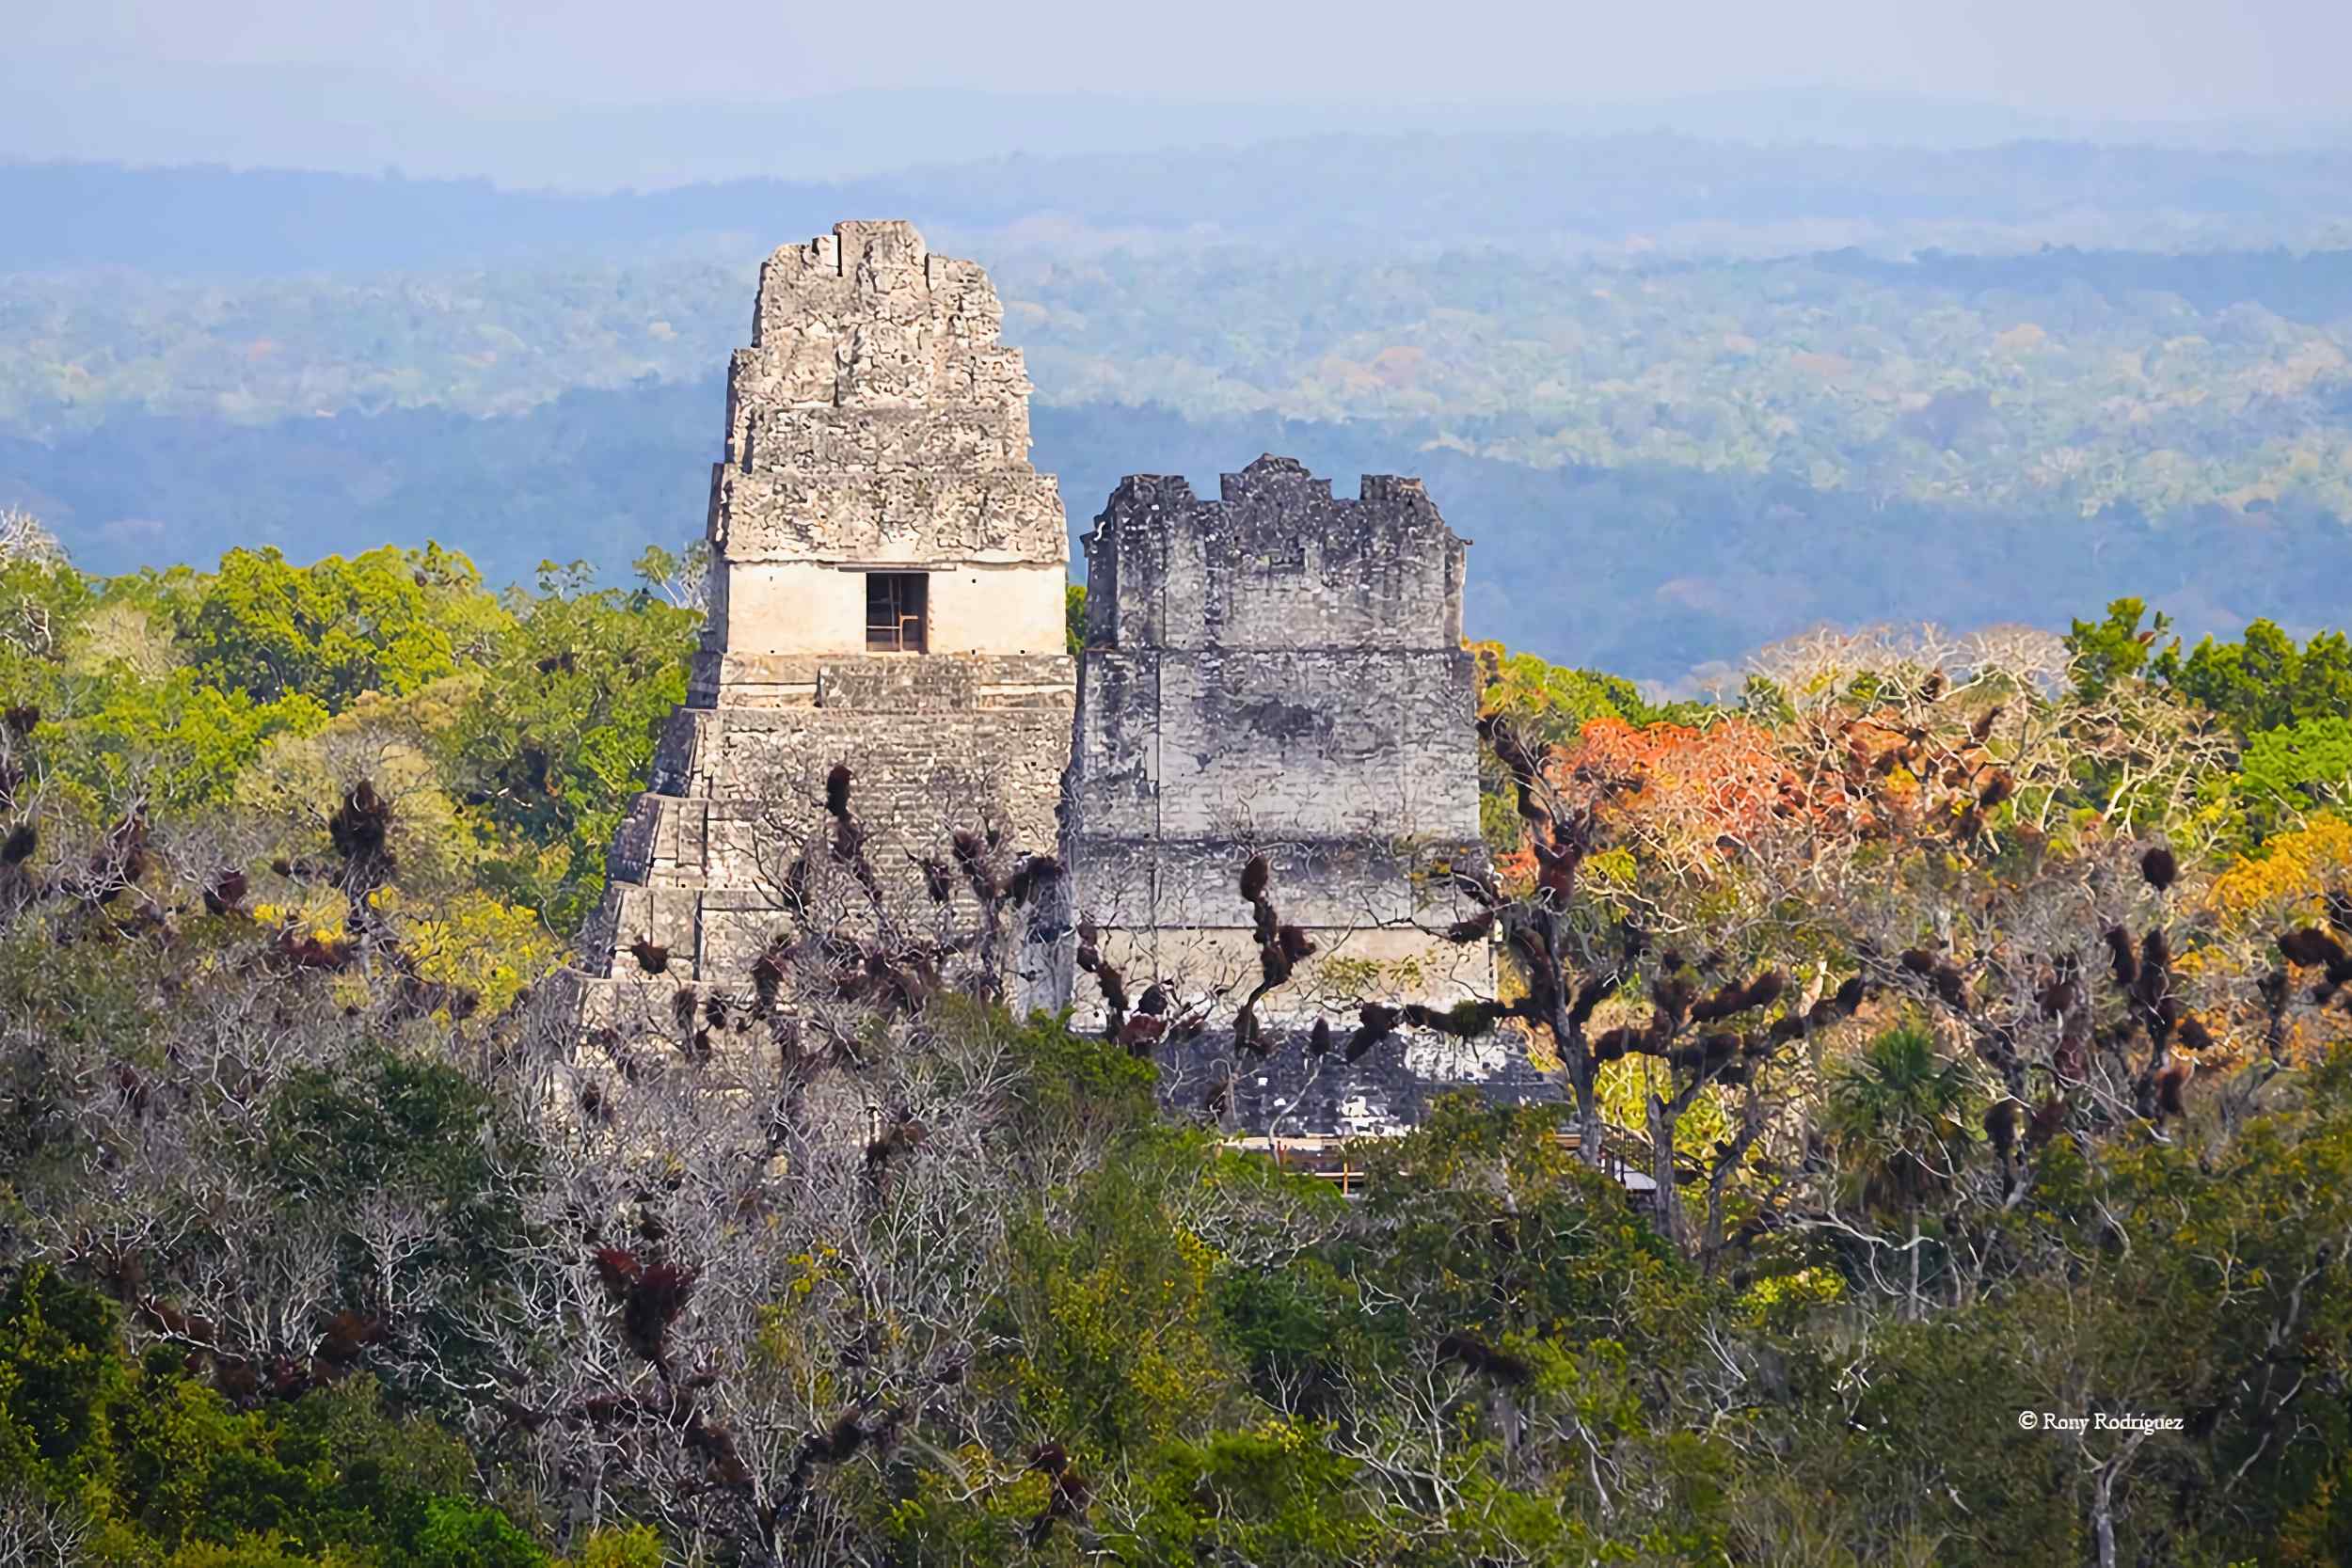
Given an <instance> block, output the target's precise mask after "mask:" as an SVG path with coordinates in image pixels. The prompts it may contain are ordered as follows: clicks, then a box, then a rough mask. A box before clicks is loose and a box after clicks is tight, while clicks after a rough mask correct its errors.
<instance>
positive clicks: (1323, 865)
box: [1062, 456, 1532, 1132]
mask: <svg viewBox="0 0 2352 1568" xmlns="http://www.w3.org/2000/svg"><path fill="white" fill-rule="evenodd" d="M1086 547H1087V570H1088V582H1089V592H1088V595H1087V628H1086V647H1085V651H1084V653H1083V654H1082V655H1081V657H1080V680H1079V695H1078V721H1077V736H1076V740H1075V742H1074V745H1073V751H1072V756H1071V766H1070V775H1069V782H1068V789H1067V802H1068V803H1067V806H1066V809H1065V816H1064V821H1063V829H1062V850H1063V858H1064V860H1065V862H1066V863H1068V865H1069V867H1070V871H1071V901H1072V904H1073V908H1074V910H1075V911H1078V912H1079V913H1081V914H1083V915H1085V916H1087V917H1089V919H1090V920H1091V921H1093V922H1095V923H1097V924H1098V925H1099V927H1101V932H1100V936H1099V940H1098V943H1097V945H1098V949H1099V951H1100V953H1101V954H1102V956H1103V958H1104V959H1106V960H1107V961H1109V962H1110V963H1111V964H1112V965H1113V967H1114V968H1116V969H1117V970H1118V971H1119V973H1120V976H1121V977H1122V979H1123V980H1124V981H1125V983H1126V989H1127V990H1129V991H1130V992H1137V993H1139V992H1140V991H1141V990H1142V989H1143V988H1144V987H1145V986H1146V985H1147V984H1152V983H1156V984H1157V985H1158V987H1159V989H1160V990H1161V991H1162V993H1163V995H1164V996H1165V997H1166V998H1167V999H1168V1003H1169V1013H1168V1016H1169V1017H1171V1018H1177V1017H1182V1016H1183V1015H1184V1013H1186V1012H1187V1011H1192V1012H1196V1013H1199V1014H1202V1015H1205V1016H1206V1017H1208V1018H1211V1019H1215V1020H1216V1021H1218V1022H1220V1023H1221V1024H1223V1025H1224V1027H1220V1028H1211V1029H1207V1030H1204V1031H1203V1032H1202V1033H1201V1034H1200V1035H1199V1036H1197V1037H1194V1038H1195V1042H1196V1043H1192V1044H1190V1045H1187V1044H1185V1043H1184V1041H1182V1040H1180V1039H1179V1038H1178V1037H1177V1036H1178V1035H1179V1033H1180V1031H1177V1030H1174V1029H1171V1030H1170V1031H1169V1038H1168V1044H1166V1045H1165V1046H1164V1047H1163V1048H1162V1049H1161V1051H1160V1053H1159V1054H1160V1065H1161V1069H1162V1079H1163V1083H1164V1085H1166V1087H1167V1089H1168V1094H1169V1097H1170V1099H1171V1100H1175V1101H1184V1100H1196V1101H1197V1100H1200V1099H1201V1098H1203V1097H1204V1096H1207V1095H1222V1094H1223V1093H1224V1092H1226V1091H1225V1085H1227V1084H1229V1083H1230V1085H1231V1094H1232V1100H1233V1114H1234V1115H1235V1117H1237V1118H1238V1119H1239V1120H1240V1121H1241V1123H1242V1124H1243V1125H1245V1126H1250V1127H1263V1126H1266V1125H1270V1124H1272V1123H1274V1122H1276V1121H1278V1120H1279V1121H1280V1122H1281V1123H1282V1125H1283V1126H1284V1127H1285V1128H1287V1129H1288V1130H1289V1131H1292V1132H1300V1131H1309V1132H1323V1131H1374V1130H1377V1129H1379V1128H1382V1127H1386V1126H1391V1125H1394V1124H1395V1123H1397V1122H1399V1121H1403V1120H1409V1119H1411V1117H1413V1116H1414V1115H1415V1114H1416V1113H1417V1111H1418V1109H1419V1105H1420V1101H1421V1100H1422V1098H1423V1097H1424V1095H1425V1094H1426V1092H1427V1091H1428V1090H1430V1089H1431V1088H1433V1087H1438V1086H1442V1085H1451V1084H1454V1083H1460V1082H1466V1081H1474V1082H1481V1083H1490V1082H1492V1081H1493V1080H1495V1079H1496V1077H1497V1076H1498V1075H1502V1076H1504V1077H1509V1078H1514V1079H1528V1078H1530V1077H1531V1076H1532V1075H1530V1074H1527V1073H1526V1072H1525V1071H1524V1070H1523V1068H1524V1064H1523V1063H1522V1064H1518V1068H1519V1069H1521V1070H1518V1071H1515V1070H1514V1064H1513V1063H1512V1062H1511V1061H1510V1059H1509V1058H1508V1056H1507V1054H1506V1051H1505V1048H1504V1047H1503V1046H1502V1044H1501V1043H1499V1042H1498V1043H1491V1044H1488V1045H1487V1046H1486V1049H1485V1050H1484V1051H1472V1050H1469V1049H1466V1048H1464V1047H1462V1046H1461V1045H1460V1044H1459V1042H1454V1041H1449V1040H1447V1039H1445V1038H1444V1037H1437V1036H1426V1035H1423V1034H1420V1033H1417V1032H1415V1031H1411V1030H1404V1031H1401V1032H1400V1033H1399V1034H1398V1035H1397V1036H1396V1037H1393V1038H1391V1039H1390V1040H1387V1041H1384V1042H1382V1043H1381V1044H1379V1045H1378V1046H1376V1047H1375V1048H1374V1050H1373V1052H1372V1053H1370V1054H1368V1055H1367V1056H1366V1057H1365V1058H1364V1059H1363V1060H1361V1061H1359V1062H1358V1063H1354V1064H1350V1063H1347V1062H1345V1061H1344V1059H1343V1056H1342V1055H1341V1054H1340V1053H1336V1052H1335V1053H1330V1054H1328V1055H1327V1056H1326V1057H1325V1058H1323V1059H1322V1060H1320V1061H1316V1060H1311V1059H1310V1058H1309V1057H1308V1055H1307V1053H1304V1052H1302V1051H1291V1050H1277V1051H1274V1052H1272V1053H1268V1054H1267V1056H1266V1058H1265V1059H1264V1060H1263V1062H1262V1061H1261V1060H1260V1058H1259V1056H1258V1053H1236V1052H1235V1051H1234V1050H1233V1049H1232V1029H1231V1024H1232V1019H1233V1017H1234V1016H1235V1014H1236V1012H1237V1010H1238V1008H1239V1007H1240V1006H1242V1004H1243V1003H1244V1002H1245V1001H1246V1000H1247V999H1248V996H1249V994H1250V992H1251V991H1252V990H1255V989H1256V988H1257V984H1258V982H1259V980H1260V978H1261V974H1262V971H1261V965H1260V957H1259V954H1260V945H1261V939H1260V935H1259V933H1258V930H1257V929H1256V927H1257V918H1258V917H1257V913H1256V911H1255V909H1254V907H1253V905H1252V904H1251V903H1249V902H1247V901H1245V900H1244V898H1243V896H1242V894H1241V891H1240V877H1241V872H1242V869H1243V867H1244V866H1245V865H1246V864H1248V862H1249V861H1250V860H1251V859H1252V858H1253V857H1256V856H1261V855H1262V856H1263V858H1264V860H1265V862H1266V864H1267V868H1268V870H1269V873H1270V884H1269V888H1268V895H1267V896H1268V901H1269V902H1270V904H1271V905H1272V907H1273V908H1274V910H1275V911H1276V912H1277V913H1278V914H1279V919H1280V922H1281V923H1282V924H1283V925H1286V926H1295V927H1298V928H1299V930H1300V931H1302V932H1303V933H1305V935H1306V936H1307V937H1308V938H1309V939H1310V941H1311V942H1312V943H1313V946H1314V952H1313V954H1312V955H1311V956H1310V957H1308V958H1306V959H1304V961H1302V962H1300V963H1299V964H1298V965H1297V966H1296V968H1295V971H1294V972H1293V973H1292V974H1291V977H1290V978H1289V979H1287V980H1286V981H1284V982H1283V983H1282V984H1281V985H1280V986H1279V987H1277V988H1276V989H1274V990H1270V991H1268V992H1267V993H1266V994H1265V996H1264V998H1263V1002H1262V1003H1261V1004H1260V1005H1259V1006H1258V1007H1257V1008H1256V1009H1255V1010H1254V1011H1255V1014H1256V1017H1257V1019H1258V1021H1259V1022H1262V1023H1263V1025H1264V1027H1265V1029H1266V1031H1267V1037H1268V1043H1269V1044H1272V1043H1276V1042H1278V1041H1280V1042H1283V1043H1287V1044H1295V1043H1297V1042H1298V1037H1300V1036H1303V1035H1304V1034H1305V1033H1306V1032H1307V1031H1308V1030H1309V1029H1310V1028H1311V1025H1312V1023H1313V1022H1314V1021H1315V1020H1316V1019H1318V1018H1321V1019H1325V1020H1327V1021H1329V1020H1339V1021H1343V1022H1342V1024H1341V1028H1342V1033H1343V1034H1344V1033H1345V1032H1346V1027H1347V1025H1349V1024H1352V1023H1353V1022H1354V1020H1355V1017H1356V1015H1357V1010H1358V1008H1359V1006H1361V1004H1363V1003H1365V1002H1373V1003H1377V1004H1382V1005H1386V1006H1401V1005H1403V1004H1406V1003H1422V1004H1423V1005H1425V1006H1430V1007H1433V1008H1438V1009H1442V1008H1446V1007H1450V1006H1453V1005H1454V1004H1455V1003H1457V1002H1462V1001H1468V1000H1471V999H1474V998H1481V997H1488V996H1492V995H1493V994H1494V985H1495V966H1494V956H1493V950H1492V949H1491V948H1490V947H1489V946H1488V945H1487V944H1486V943H1485V942H1471V943H1467V944H1465V943H1456V942H1448V941H1446V940H1444V938H1443V937H1442V936H1441V935H1439V934H1438V933H1439V932H1441V931H1442V930H1443V929H1444V928H1445V927H1447V926H1449V925H1451V924H1453V923H1454V921H1455V920H1456V919H1459V918H1461V917H1462V916H1463V915H1464V914H1465V913H1467V912H1468V910H1467V908H1466V907H1465V906H1464V903H1463V901H1462V899H1461V898H1460V895H1459V891H1458V885H1457V884H1456V883H1455V881H1454V878H1453V875H1452V873H1453V872H1454V870H1455V869H1457V868H1465V869H1466V868H1470V867H1475V866H1479V865H1482V864H1483V863H1484V859H1485V856H1484V850H1483V848H1482V846H1481V841H1480V837H1479V827H1478V742H1477V737H1476V734H1475V723H1476V717H1477V703H1478V676H1477V670H1476V666H1475V663H1474V660H1473V658H1472V656H1471V655H1470V652H1469V651H1468V650H1467V649H1465V648H1464V647H1463V645H1462V579H1463V571H1464V566H1465V562H1466V557H1467V555H1468V546H1467V545H1466V544H1465V542H1464V541H1463V540H1462V539H1461V538H1459V537H1458V536H1456V535H1455V533H1454V531H1453V530H1452V529H1450V528H1448V527H1447V526H1446V523H1445V519H1444V518H1442V517H1440V516H1439V515H1438V509H1437V507H1436V506H1435V505H1433V504H1432V503H1431V501H1430V499H1429V497H1428V495H1427V493H1426V492H1425V491H1423V490H1422V486H1421V483H1420V482H1419V481H1418V480H1411V479H1398V478H1392V477H1388V476H1377V475H1368V476H1366V477H1365V479H1364V480H1363V482H1362V484H1361V487H1360V491H1359V499H1355V500H1342V499H1334V498H1333V497H1332V494H1331V486H1330V482H1329V481H1327V480H1319V479H1316V478H1314V477H1313V476H1311V475H1310V474H1309V473H1308V472H1307V470H1306V469H1305V468H1304V467H1301V466H1300V465H1298V464H1297V463H1295V462H1293V461H1291V460H1290V459H1288V458H1280V457H1270V456H1269V457H1262V458H1260V459H1259V460H1258V461H1257V462H1255V463H1253V464H1251V465H1250V466H1249V467H1248V468H1246V469H1244V470H1243V471H1242V472H1240V473H1238V474H1227V475H1226V476H1224V482H1223V487H1222V489H1221V492H1220V494H1219V498H1218V499H1216V500H1202V499H1199V498H1197V497H1196V496H1195V495H1194V494H1193V491H1192V487H1191V485H1189V484H1188V483H1185V482H1184V480H1182V479H1178V478H1163V477H1140V476H1139V477H1136V478H1131V479H1128V480H1127V481H1125V482H1124V483H1121V484H1120V486H1119V488H1118V490H1117V491H1116V492H1114V493H1113V494H1112V496H1111V499H1110V502H1109V505H1108V506H1107V507H1105V508H1104V512H1103V515H1102V516H1101V517H1100V518H1098V519H1097V520H1096V524H1095V529H1094V531H1093V532H1092V533H1091V534H1090V535H1089V536H1088V538H1087V541H1086ZM1090 990H1095V988H1090V987H1089V983H1088V981H1087V978H1086V977H1085V976H1083V975H1081V976H1077V977H1076V979H1075V982H1074V989H1073V995H1072V1000H1073V1002H1074V1003H1075V1004H1077V1005H1078V1007H1079V1015H1078V1016H1079V1018H1080V1020H1081V1021H1082V1022H1094V1023H1097V1024H1101V1023H1103V1022H1107V1021H1106V1020H1104V1018H1103V1017H1102V1013H1103V1008H1102V1005H1101V999H1100V996H1099V994H1089V992H1090Z"/></svg>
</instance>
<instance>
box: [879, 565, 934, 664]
mask: <svg viewBox="0 0 2352 1568" xmlns="http://www.w3.org/2000/svg"><path fill="white" fill-rule="evenodd" d="M930 586H931V579H930V576H929V575H928V574H926V573H923V572H868V573H866V652H867V653H869V654H919V653H921V652H922V651H923V644H924V629H925V628H924V618H925V611H926V610H928V609H929V608H930Z"/></svg>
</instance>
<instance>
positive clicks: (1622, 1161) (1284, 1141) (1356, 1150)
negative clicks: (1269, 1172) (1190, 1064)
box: [1225, 1127, 1655, 1197]
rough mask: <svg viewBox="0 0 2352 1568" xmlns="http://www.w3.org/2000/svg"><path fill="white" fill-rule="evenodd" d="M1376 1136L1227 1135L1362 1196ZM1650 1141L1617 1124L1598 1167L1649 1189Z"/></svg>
mask: <svg viewBox="0 0 2352 1568" xmlns="http://www.w3.org/2000/svg"><path fill="white" fill-rule="evenodd" d="M1375 1141H1376V1140H1375V1139H1372V1138H1336V1137H1295V1138H1267V1137H1246V1138H1228V1139H1226V1140H1225V1147H1226V1148H1230V1149H1232V1150H1233V1151H1234V1152H1235V1153H1237V1154H1254V1155H1256V1156H1258V1157H1259V1158H1261V1159H1267V1160H1272V1161H1273V1162H1274V1163H1275V1164H1276V1165H1277V1166H1278V1167H1279V1168H1280V1169H1283V1170H1287V1171H1293V1172H1295V1173H1296V1174H1298V1175H1300V1176H1311V1177H1313V1178H1315V1179H1316V1180H1321V1181H1328V1182H1330V1183H1331V1184H1332V1185H1334V1186H1336V1187H1338V1188H1339V1190H1340V1193H1341V1195H1342V1196H1346V1197H1355V1196H1359V1194H1361V1192H1362V1191H1363V1188H1364V1183H1365V1181H1366V1180H1367V1179H1368V1177H1369V1174H1370V1173H1369V1172H1368V1171H1367V1170H1366V1168H1365V1165H1364V1162H1363V1150H1364V1148H1365V1146H1366V1145H1368V1144H1371V1143H1374V1142H1375ZM1552 1141H1553V1142H1554V1143H1556V1144H1557V1145H1559V1147H1560V1148H1563V1149H1565V1150H1566V1151H1567V1152H1569V1153H1571V1154H1574V1153H1576V1152H1578V1151H1579V1150H1581V1148H1583V1143H1584V1139H1583V1135H1582V1133H1581V1132H1578V1131H1577V1130H1575V1129H1573V1128H1563V1129H1561V1130H1560V1131H1558V1132H1554V1133H1552ZM1649 1165H1650V1161H1649V1145H1648V1141H1647V1140H1646V1139H1644V1138H1643V1137H1641V1136H1640V1135H1639V1134H1638V1133H1634V1132H1628V1131H1626V1130H1625V1129H1623V1128H1616V1127H1612V1128H1608V1129H1606V1130H1604V1132H1602V1134H1601V1157H1600V1164H1599V1166H1598V1168H1599V1170H1600V1173H1601V1174H1602V1175H1603V1176H1606V1177H1608V1178H1609V1179H1610V1180H1613V1181H1614V1182H1616V1183H1617V1184H1618V1185H1620V1186H1623V1187H1627V1188H1629V1189H1632V1190H1634V1191H1639V1192H1646V1191H1647V1190H1649V1189H1650V1188H1651V1187H1652V1186H1653V1185H1655V1183H1654V1182H1653V1181H1652V1180H1650V1175H1649Z"/></svg>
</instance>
